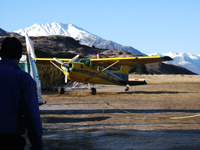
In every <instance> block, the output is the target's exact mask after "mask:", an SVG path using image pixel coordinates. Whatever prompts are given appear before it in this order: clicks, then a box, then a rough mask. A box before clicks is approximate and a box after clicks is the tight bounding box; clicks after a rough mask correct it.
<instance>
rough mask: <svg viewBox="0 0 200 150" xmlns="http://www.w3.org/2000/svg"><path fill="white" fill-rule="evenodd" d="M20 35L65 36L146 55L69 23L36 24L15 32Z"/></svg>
mask: <svg viewBox="0 0 200 150" xmlns="http://www.w3.org/2000/svg"><path fill="white" fill-rule="evenodd" d="M14 32H16V33H18V34H20V35H24V34H25V32H26V33H27V34H28V35H29V36H48V35H64V36H70V37H73V38H74V39H76V40H79V41H80V44H82V45H87V46H90V47H92V46H93V45H94V46H95V47H97V48H104V49H116V50H125V51H127V52H131V53H132V54H139V55H145V54H143V53H142V52H140V51H139V50H137V49H135V48H133V47H131V46H122V45H121V44H118V43H115V42H113V41H110V40H109V41H107V40H105V39H103V38H101V37H99V36H97V35H95V34H92V33H90V32H88V31H86V30H84V29H82V28H80V27H78V26H76V25H73V24H69V23H60V22H53V23H47V24H40V25H39V24H34V25H32V26H31V27H28V28H25V29H20V30H17V31H14Z"/></svg>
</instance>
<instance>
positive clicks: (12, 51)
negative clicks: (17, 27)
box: [0, 37, 22, 60]
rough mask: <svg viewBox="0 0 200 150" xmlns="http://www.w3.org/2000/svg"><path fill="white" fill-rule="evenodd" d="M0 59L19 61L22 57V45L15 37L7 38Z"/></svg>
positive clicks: (0, 52)
mask: <svg viewBox="0 0 200 150" xmlns="http://www.w3.org/2000/svg"><path fill="white" fill-rule="evenodd" d="M0 57H1V58H9V59H13V60H19V59H20V58H21V57H22V43H21V42H20V41H19V40H18V39H17V38H15V37H7V38H5V39H4V40H3V42H2V45H1V50H0Z"/></svg>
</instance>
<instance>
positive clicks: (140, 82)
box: [126, 79, 147, 86]
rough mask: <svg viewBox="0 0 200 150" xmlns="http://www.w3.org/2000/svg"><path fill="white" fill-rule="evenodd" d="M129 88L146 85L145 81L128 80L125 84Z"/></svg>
mask: <svg viewBox="0 0 200 150" xmlns="http://www.w3.org/2000/svg"><path fill="white" fill-rule="evenodd" d="M126 83H127V84H128V85H130V86H136V85H146V84H147V83H146V81H145V80H144V79H130V80H129V81H127V82H126Z"/></svg>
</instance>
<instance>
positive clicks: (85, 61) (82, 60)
mask: <svg viewBox="0 0 200 150" xmlns="http://www.w3.org/2000/svg"><path fill="white" fill-rule="evenodd" d="M74 62H80V63H83V64H85V65H86V66H88V67H90V59H88V58H83V59H76V60H75V61H74Z"/></svg>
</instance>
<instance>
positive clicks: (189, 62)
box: [149, 52, 200, 75]
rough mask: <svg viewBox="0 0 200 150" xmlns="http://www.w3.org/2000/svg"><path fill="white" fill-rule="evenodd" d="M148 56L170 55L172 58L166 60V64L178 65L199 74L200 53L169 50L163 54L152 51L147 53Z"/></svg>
mask: <svg viewBox="0 0 200 150" xmlns="http://www.w3.org/2000/svg"><path fill="white" fill-rule="evenodd" d="M149 56H170V57H171V58H173V59H174V60H172V61H168V62H166V63H167V64H173V65H176V66H178V65H179V66H182V67H185V68H187V69H188V70H190V71H192V72H194V73H197V74H199V75H200V55H193V54H190V53H184V52H169V53H165V54H160V53H153V54H149Z"/></svg>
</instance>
